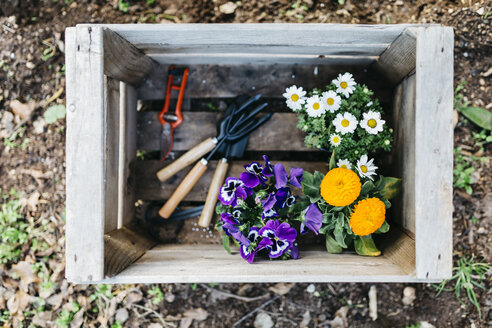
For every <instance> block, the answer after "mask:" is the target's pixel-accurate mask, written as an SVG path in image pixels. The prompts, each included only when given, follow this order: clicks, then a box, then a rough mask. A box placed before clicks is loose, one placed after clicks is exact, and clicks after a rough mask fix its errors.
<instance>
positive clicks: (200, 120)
mask: <svg viewBox="0 0 492 328" xmlns="http://www.w3.org/2000/svg"><path fill="white" fill-rule="evenodd" d="M220 117H221V115H220V114H218V113H213V112H183V118H184V120H183V123H182V124H181V125H180V126H179V127H178V128H177V129H176V130H175V131H174V145H173V151H181V150H188V149H191V148H193V146H195V145H197V144H199V143H200V142H202V141H203V140H205V139H207V138H209V137H215V136H216V135H217V122H219V119H220ZM137 122H138V123H137V125H138V130H137V131H138V132H137V148H138V149H141V150H146V151H152V150H159V149H160V145H159V135H160V133H161V128H162V126H161V123H160V122H159V119H158V117H157V113H156V112H141V113H138V114H137ZM296 124H297V115H296V114H295V113H275V114H274V115H273V116H272V118H271V119H270V120H269V121H268V122H266V123H265V124H264V125H262V126H260V127H259V128H258V130H256V131H255V132H254V133H252V134H251V135H250V139H249V141H248V146H247V148H246V150H256V151H265V152H266V151H274V150H282V151H304V152H306V151H317V150H315V149H313V148H308V147H307V146H306V145H305V144H304V137H305V134H304V132H302V131H301V130H299V129H297V128H296ZM190 131H193V133H190Z"/></svg>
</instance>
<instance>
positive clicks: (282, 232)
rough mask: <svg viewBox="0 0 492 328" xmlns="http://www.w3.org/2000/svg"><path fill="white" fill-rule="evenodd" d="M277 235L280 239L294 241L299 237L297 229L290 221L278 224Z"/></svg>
mask: <svg viewBox="0 0 492 328" xmlns="http://www.w3.org/2000/svg"><path fill="white" fill-rule="evenodd" d="M276 235H277V237H278V238H279V239H285V240H289V241H294V240H295V239H296V237H297V231H296V229H294V228H292V227H291V226H290V225H289V224H288V223H286V222H284V223H282V224H280V225H279V226H278V228H277V231H276Z"/></svg>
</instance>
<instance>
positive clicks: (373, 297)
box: [369, 285, 378, 321]
mask: <svg viewBox="0 0 492 328" xmlns="http://www.w3.org/2000/svg"><path fill="white" fill-rule="evenodd" d="M377 297H378V291H377V289H376V286H374V285H372V286H371V288H370V289H369V316H370V317H371V319H372V321H376V320H377V318H378V298H377Z"/></svg>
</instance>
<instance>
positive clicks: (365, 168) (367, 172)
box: [357, 155, 378, 180]
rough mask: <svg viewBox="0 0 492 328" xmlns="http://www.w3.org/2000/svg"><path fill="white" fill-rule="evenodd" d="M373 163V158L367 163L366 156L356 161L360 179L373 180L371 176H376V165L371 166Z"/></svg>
mask: <svg viewBox="0 0 492 328" xmlns="http://www.w3.org/2000/svg"><path fill="white" fill-rule="evenodd" d="M373 162H374V159H373V158H371V160H370V161H368V158H367V155H362V156H361V157H360V159H359V160H358V161H357V171H359V175H360V176H361V177H366V178H369V179H371V180H373V179H372V177H371V175H376V169H377V168H378V167H377V166H376V165H374V164H373Z"/></svg>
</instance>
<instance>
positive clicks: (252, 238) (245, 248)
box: [240, 227, 261, 263]
mask: <svg viewBox="0 0 492 328" xmlns="http://www.w3.org/2000/svg"><path fill="white" fill-rule="evenodd" d="M260 238H261V237H260V234H259V229H258V228H256V227H251V228H250V229H249V232H248V238H245V240H244V242H242V243H241V247H240V253H241V256H242V258H243V259H245V260H246V261H248V263H253V261H254V259H255V255H256V253H257V252H258V251H259V250H260V248H259V247H256V248H255V249H254V250H252V251H249V246H250V245H251V243H258V242H259V241H260Z"/></svg>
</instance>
